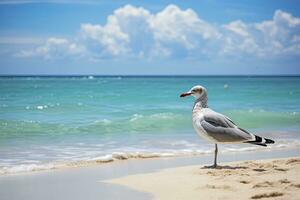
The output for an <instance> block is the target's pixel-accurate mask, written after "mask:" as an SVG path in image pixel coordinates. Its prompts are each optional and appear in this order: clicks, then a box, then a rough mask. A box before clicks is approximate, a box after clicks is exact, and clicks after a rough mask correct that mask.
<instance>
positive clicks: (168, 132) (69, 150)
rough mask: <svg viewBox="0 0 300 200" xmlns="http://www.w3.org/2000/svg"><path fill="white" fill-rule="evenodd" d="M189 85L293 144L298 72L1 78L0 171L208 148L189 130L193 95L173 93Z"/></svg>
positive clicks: (244, 122) (299, 116)
mask: <svg viewBox="0 0 300 200" xmlns="http://www.w3.org/2000/svg"><path fill="white" fill-rule="evenodd" d="M197 84H201V85H203V86H205V87H206V88H207V89H208V95H209V106H210V107H211V108H213V109H214V110H216V111H219V112H222V113H224V114H226V115H228V116H229V117H230V118H231V119H233V120H234V121H235V122H236V123H237V124H238V125H240V126H241V127H243V128H246V129H248V130H249V131H252V132H255V133H259V134H261V135H263V136H266V137H271V138H272V139H274V140H276V141H277V143H276V145H277V146H276V145H274V148H275V147H276V148H285V147H287V148H288V147H296V148H299V144H298V142H299V138H300V133H299V130H300V104H299V103H300V77H2V78H0V170H2V172H10V171H22V170H33V169H39V168H43V167H45V166H47V167H48V168H51V167H53V166H55V164H57V163H62V162H64V163H65V162H71V161H72V162H79V161H80V162H83V161H99V160H100V161H103V162H105V161H111V160H116V159H120V158H123V159H126V158H128V157H150V156H164V155H166V156H169V155H185V154H201V153H209V152H210V151H211V147H212V146H211V144H208V143H206V142H205V141H203V140H202V139H200V138H198V136H197V135H196V134H195V133H194V130H193V128H192V124H191V109H192V105H193V99H192V98H185V99H181V98H179V95H180V93H182V92H184V91H187V90H188V89H189V88H190V87H192V86H193V85H197ZM254 148H259V147H255V146H251V145H246V144H245V145H242V146H239V145H225V146H224V148H223V150H224V151H241V150H243V149H244V150H249V149H250V150H251V149H254Z"/></svg>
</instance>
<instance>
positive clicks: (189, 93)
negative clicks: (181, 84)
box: [180, 92, 192, 97]
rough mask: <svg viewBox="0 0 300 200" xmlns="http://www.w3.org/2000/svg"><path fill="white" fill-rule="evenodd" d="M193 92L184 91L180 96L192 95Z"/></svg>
mask: <svg viewBox="0 0 300 200" xmlns="http://www.w3.org/2000/svg"><path fill="white" fill-rule="evenodd" d="M191 94H192V93H191V92H185V93H182V94H181V95H180V97H186V96H190V95H191Z"/></svg>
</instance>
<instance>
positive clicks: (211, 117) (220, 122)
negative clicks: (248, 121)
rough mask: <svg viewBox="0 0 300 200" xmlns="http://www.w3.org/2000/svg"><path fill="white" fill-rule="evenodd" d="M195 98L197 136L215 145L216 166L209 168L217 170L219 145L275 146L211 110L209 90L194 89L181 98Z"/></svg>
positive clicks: (193, 117)
mask: <svg viewBox="0 0 300 200" xmlns="http://www.w3.org/2000/svg"><path fill="white" fill-rule="evenodd" d="M187 96H193V97H195V103H194V107H193V114H192V120H193V126H194V129H195V131H196V132H197V134H198V135H199V136H201V137H203V138H204V139H206V140H207V141H209V142H212V143H214V144H215V157H214V164H213V165H212V166H209V167H208V168H217V166H218V165H217V154H218V144H219V143H249V144H255V145H260V146H267V144H273V143H274V141H273V140H271V139H267V138H263V137H260V136H257V135H254V134H252V133H249V132H248V131H246V130H245V129H242V128H240V127H238V126H237V125H236V124H235V123H234V122H233V121H232V120H231V119H230V118H228V117H226V116H225V115H222V114H221V113H217V112H215V111H213V110H212V109H210V108H209V107H208V104H207V100H208V97H207V90H206V89H205V87H203V86H201V85H196V86H194V87H192V88H191V89H190V90H189V91H188V92H185V93H182V94H181V95H180V97H187Z"/></svg>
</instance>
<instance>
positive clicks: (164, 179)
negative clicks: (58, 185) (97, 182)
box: [105, 156, 300, 200]
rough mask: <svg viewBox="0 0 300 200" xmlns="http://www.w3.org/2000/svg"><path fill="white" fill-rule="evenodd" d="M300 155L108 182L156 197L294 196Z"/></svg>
mask: <svg viewBox="0 0 300 200" xmlns="http://www.w3.org/2000/svg"><path fill="white" fill-rule="evenodd" d="M299 171H300V157H299V156H298V157H290V158H281V159H264V160H256V161H251V160H249V161H239V162H226V163H222V164H221V165H220V166H219V167H218V168H217V169H207V168H205V167H203V166H200V167H199V166H184V167H176V168H168V169H163V170H159V171H157V172H152V173H143V174H136V175H128V176H125V177H121V178H118V179H111V180H107V181H105V182H106V183H112V184H116V185H121V186H126V187H128V188H130V189H134V190H136V191H139V192H145V193H147V194H149V195H151V196H152V197H153V199H164V200H168V199H170V200H174V199H189V200H194V199H195V200H197V199H199V197H201V198H204V199H236V198H237V197H238V198H239V199H265V198H276V199H282V200H283V199H291V200H296V199H298V198H299V195H300V181H299V178H300V174H299Z"/></svg>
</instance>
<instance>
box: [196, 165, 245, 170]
mask: <svg viewBox="0 0 300 200" xmlns="http://www.w3.org/2000/svg"><path fill="white" fill-rule="evenodd" d="M200 169H231V170H236V169H248V167H244V166H229V165H218V166H216V167H215V166H204V167H201V168H200Z"/></svg>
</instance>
